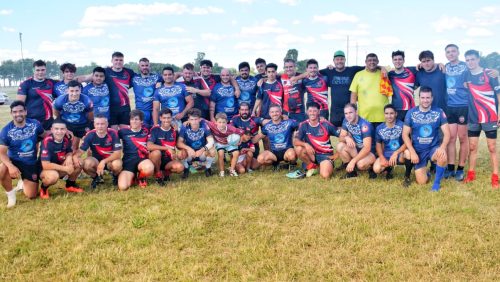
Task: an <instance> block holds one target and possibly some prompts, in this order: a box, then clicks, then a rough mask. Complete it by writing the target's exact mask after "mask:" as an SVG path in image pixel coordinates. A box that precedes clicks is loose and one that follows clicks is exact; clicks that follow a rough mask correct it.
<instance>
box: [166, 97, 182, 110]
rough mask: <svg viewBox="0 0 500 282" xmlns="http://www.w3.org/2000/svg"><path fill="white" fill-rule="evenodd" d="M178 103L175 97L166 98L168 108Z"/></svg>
mask: <svg viewBox="0 0 500 282" xmlns="http://www.w3.org/2000/svg"><path fill="white" fill-rule="evenodd" d="M178 105H179V101H178V100H177V98H175V97H173V98H169V99H168V100H167V107H169V108H175V107H177V106H178Z"/></svg>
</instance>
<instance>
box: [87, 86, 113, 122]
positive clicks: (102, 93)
mask: <svg viewBox="0 0 500 282" xmlns="http://www.w3.org/2000/svg"><path fill="white" fill-rule="evenodd" d="M82 94H84V95H87V97H89V99H90V100H91V101H92V105H93V106H94V116H96V115H98V114H103V115H105V116H106V117H107V118H108V120H109V88H108V85H107V84H105V83H103V84H101V85H95V84H93V83H89V84H87V85H86V86H85V87H83V91H82Z"/></svg>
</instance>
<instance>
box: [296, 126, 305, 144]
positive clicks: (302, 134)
mask: <svg viewBox="0 0 500 282" xmlns="http://www.w3.org/2000/svg"><path fill="white" fill-rule="evenodd" d="M306 126H307V125H306V124H305V123H301V124H300V126H299V133H298V134H297V139H299V140H300V141H306V133H307V132H306Z"/></svg>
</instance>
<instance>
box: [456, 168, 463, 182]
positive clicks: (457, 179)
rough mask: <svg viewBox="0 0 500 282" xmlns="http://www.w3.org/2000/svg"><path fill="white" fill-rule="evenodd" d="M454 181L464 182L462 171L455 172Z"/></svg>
mask: <svg viewBox="0 0 500 282" xmlns="http://www.w3.org/2000/svg"><path fill="white" fill-rule="evenodd" d="M455 180H456V181H463V180H464V171H463V170H457V171H456V172H455Z"/></svg>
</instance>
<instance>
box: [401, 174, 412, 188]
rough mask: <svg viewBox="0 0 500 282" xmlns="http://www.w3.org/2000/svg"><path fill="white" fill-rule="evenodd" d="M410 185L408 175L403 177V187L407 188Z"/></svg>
mask: <svg viewBox="0 0 500 282" xmlns="http://www.w3.org/2000/svg"><path fill="white" fill-rule="evenodd" d="M410 185H411V179H410V178H409V177H405V179H404V180H403V187H405V188H408V187H410Z"/></svg>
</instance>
